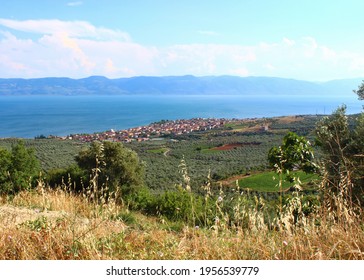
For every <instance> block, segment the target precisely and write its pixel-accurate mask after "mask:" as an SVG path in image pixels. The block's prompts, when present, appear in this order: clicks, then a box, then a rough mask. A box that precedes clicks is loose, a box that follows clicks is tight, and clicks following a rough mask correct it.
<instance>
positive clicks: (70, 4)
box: [67, 1, 83, 7]
mask: <svg viewBox="0 0 364 280" xmlns="http://www.w3.org/2000/svg"><path fill="white" fill-rule="evenodd" d="M82 4H83V2H82V1H75V2H68V3H67V6H70V7H75V6H81V5H82Z"/></svg>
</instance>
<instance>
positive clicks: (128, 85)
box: [0, 75, 362, 95]
mask: <svg viewBox="0 0 364 280" xmlns="http://www.w3.org/2000/svg"><path fill="white" fill-rule="evenodd" d="M361 82H362V79H361V78H357V79H343V80H333V81H328V82H309V81H303V80H294V79H285V78H273V77H238V76H204V77H196V76H191V75H187V76H164V77H152V76H139V77H131V78H119V79H108V78H106V77H102V76H91V77H88V78H83V79H71V78H39V79H0V95H35V94H37V95H38V94H40V95H90V94H92V95H95V94H99V95H114V94H163V95H168V94H206V95H209V94H223V95H231V94H232V95H236V94H247V95H248V94H249V95H253V94H259V95H264V94H277V95H278V94H286V95H290V94H295V95H300V94H313V95H316V94H335V95H338V94H351V93H352V90H354V89H357V87H358V85H359V84H361Z"/></svg>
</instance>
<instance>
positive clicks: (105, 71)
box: [0, 19, 364, 80]
mask: <svg viewBox="0 0 364 280" xmlns="http://www.w3.org/2000/svg"><path fill="white" fill-rule="evenodd" d="M1 25H2V26H5V27H7V28H6V29H3V31H1V29H0V77H4V78H7V77H24V78H33V77H46V76H69V77H72V78H81V77H86V76H90V75H104V76H107V77H110V78H116V77H129V76H138V75H157V76H161V75H185V74H192V75H197V76H203V75H226V74H230V75H239V76H247V75H255V76H277V77H286V78H296V79H306V80H329V79H337V78H348V77H357V76H364V54H362V53H353V52H348V51H347V52H342V51H339V50H335V49H333V48H332V47H330V46H325V45H323V44H321V43H320V42H318V40H316V39H315V38H312V37H304V38H294V39H291V38H283V39H278V40H277V41H276V42H274V41H273V42H257V43H256V44H254V45H249V46H247V45H238V44H236V45H229V44H180V45H170V46H164V47H156V46H146V45H142V44H138V43H136V42H132V41H131V40H130V37H129V35H128V34H127V33H125V32H120V31H117V30H112V29H106V28H100V27H96V26H93V25H92V24H90V23H87V22H82V21H72V22H70V21H60V20H28V21H15V20H7V19H0V26H1ZM0 28H1V27H0ZM10 29H15V30H19V31H23V32H28V33H36V34H39V36H38V37H37V38H34V37H32V36H29V38H28V39H26V38H24V37H25V36H24V34H22V38H19V37H16V36H15V35H14V34H15V33H14V34H12V33H11V32H10V31H9V30H10ZM4 30H6V31H4Z"/></svg>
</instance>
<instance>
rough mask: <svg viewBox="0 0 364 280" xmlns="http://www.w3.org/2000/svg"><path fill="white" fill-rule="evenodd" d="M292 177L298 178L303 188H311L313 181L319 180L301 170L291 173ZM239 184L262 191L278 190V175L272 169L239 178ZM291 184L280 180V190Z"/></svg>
mask: <svg viewBox="0 0 364 280" xmlns="http://www.w3.org/2000/svg"><path fill="white" fill-rule="evenodd" d="M292 175H293V177H296V178H299V179H300V181H301V183H302V186H303V188H304V189H312V188H314V187H315V183H316V182H318V181H319V176H318V175H316V174H306V173H304V172H302V171H297V172H293V173H292ZM239 186H240V187H241V188H244V189H251V190H255V191H262V192H277V191H279V175H278V174H277V173H275V172H273V171H271V172H263V173H259V174H255V175H252V176H249V177H246V178H243V179H240V180H239ZM292 186H293V183H290V182H288V181H286V180H284V178H283V180H282V190H284V191H286V190H288V189H289V188H290V187H292Z"/></svg>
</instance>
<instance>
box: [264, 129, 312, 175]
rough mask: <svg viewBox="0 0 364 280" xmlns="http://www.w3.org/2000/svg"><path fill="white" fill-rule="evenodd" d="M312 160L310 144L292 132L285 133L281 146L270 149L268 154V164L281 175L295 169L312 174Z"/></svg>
mask: <svg viewBox="0 0 364 280" xmlns="http://www.w3.org/2000/svg"><path fill="white" fill-rule="evenodd" d="M313 160H314V154H313V149H312V146H311V143H310V142H309V141H308V140H307V139H306V138H305V137H303V136H298V135H297V134H296V133H294V132H289V133H287V134H286V136H285V137H284V138H283V144H282V145H281V146H279V147H273V148H271V149H270V150H269V153H268V161H269V164H270V165H271V166H272V167H274V168H275V169H276V170H277V169H278V170H281V172H282V173H289V171H292V170H294V169H295V168H297V169H301V170H303V171H304V172H306V173H312V172H314V171H315V170H316V165H315V163H314V162H313Z"/></svg>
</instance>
